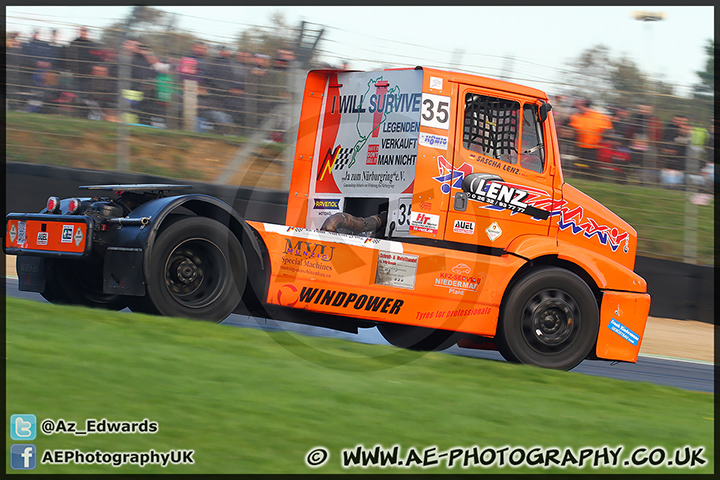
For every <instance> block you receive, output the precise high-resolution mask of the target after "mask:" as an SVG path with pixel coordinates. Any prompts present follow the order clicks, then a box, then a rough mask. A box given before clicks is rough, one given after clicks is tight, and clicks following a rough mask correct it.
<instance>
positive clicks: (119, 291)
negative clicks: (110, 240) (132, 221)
mask: <svg viewBox="0 0 720 480" xmlns="http://www.w3.org/2000/svg"><path fill="white" fill-rule="evenodd" d="M142 263H143V251H142V249H140V248H125V247H109V248H108V249H107V252H106V254H105V262H104V265H103V293H110V294H115V295H133V296H143V295H145V281H144V279H143V273H142Z"/></svg>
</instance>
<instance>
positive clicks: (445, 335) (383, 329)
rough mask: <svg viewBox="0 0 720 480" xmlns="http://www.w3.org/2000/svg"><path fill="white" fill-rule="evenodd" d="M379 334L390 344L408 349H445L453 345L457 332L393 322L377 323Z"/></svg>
mask: <svg viewBox="0 0 720 480" xmlns="http://www.w3.org/2000/svg"><path fill="white" fill-rule="evenodd" d="M378 330H379V331H380V334H381V335H382V336H383V338H385V340H387V341H388V343H389V344H390V345H393V346H395V347H400V348H406V349H409V350H419V351H431V350H445V349H446V348H450V347H452V346H453V345H455V344H456V343H457V341H458V338H459V334H457V333H455V332H451V331H449V330H435V329H432V328H423V327H412V326H408V325H397V324H393V323H382V324H380V325H378Z"/></svg>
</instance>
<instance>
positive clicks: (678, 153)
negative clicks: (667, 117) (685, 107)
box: [660, 115, 692, 185]
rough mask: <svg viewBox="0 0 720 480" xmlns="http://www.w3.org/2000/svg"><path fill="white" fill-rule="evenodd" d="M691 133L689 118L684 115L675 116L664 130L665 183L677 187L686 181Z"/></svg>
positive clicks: (663, 176) (663, 159) (663, 163)
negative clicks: (686, 164) (686, 165)
mask: <svg viewBox="0 0 720 480" xmlns="http://www.w3.org/2000/svg"><path fill="white" fill-rule="evenodd" d="M691 132H692V128H691V126H690V124H689V123H688V120H687V118H686V117H684V116H682V115H675V116H674V117H673V119H672V121H671V122H670V123H669V124H668V125H667V126H666V127H665V129H664V130H663V137H662V144H661V148H660V158H661V165H662V171H661V181H662V182H663V183H665V184H669V185H677V184H680V183H682V182H683V181H684V176H685V163H686V161H687V149H688V145H689V144H690V134H691Z"/></svg>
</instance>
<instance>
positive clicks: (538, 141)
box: [520, 105, 545, 173]
mask: <svg viewBox="0 0 720 480" xmlns="http://www.w3.org/2000/svg"><path fill="white" fill-rule="evenodd" d="M520 166H521V167H524V168H527V169H528V170H533V171H535V172H538V173H542V171H543V168H544V167H545V142H544V141H543V131H542V125H541V124H540V122H539V121H538V112H537V106H536V105H524V106H523V125H522V147H521V150H520Z"/></svg>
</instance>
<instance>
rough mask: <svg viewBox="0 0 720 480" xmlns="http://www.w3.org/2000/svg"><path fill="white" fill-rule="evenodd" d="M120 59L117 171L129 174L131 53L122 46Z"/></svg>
mask: <svg viewBox="0 0 720 480" xmlns="http://www.w3.org/2000/svg"><path fill="white" fill-rule="evenodd" d="M117 58H118V107H119V108H118V110H120V112H119V114H120V115H119V117H120V118H119V122H118V140H117V142H118V143H117V170H118V171H120V172H127V171H129V170H130V158H129V157H130V131H129V129H128V126H127V123H126V121H127V112H128V111H129V110H130V108H129V107H130V100H129V99H128V98H127V97H126V96H125V92H126V91H128V90H130V53H129V52H128V51H127V50H126V49H125V47H124V45H123V44H122V43H121V44H120V52H119V54H118V56H117Z"/></svg>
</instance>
